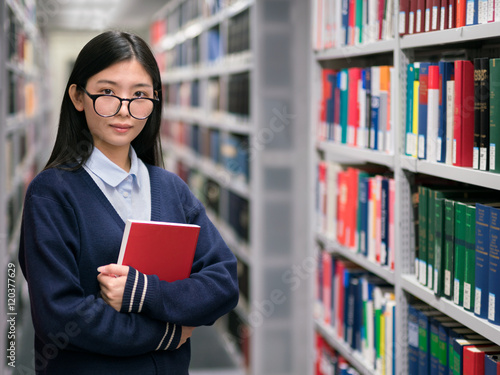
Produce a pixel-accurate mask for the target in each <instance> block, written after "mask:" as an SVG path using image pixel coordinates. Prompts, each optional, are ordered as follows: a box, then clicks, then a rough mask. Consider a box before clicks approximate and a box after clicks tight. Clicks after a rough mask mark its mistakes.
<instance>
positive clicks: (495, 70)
mask: <svg viewBox="0 0 500 375" xmlns="http://www.w3.org/2000/svg"><path fill="white" fill-rule="evenodd" d="M499 99H500V59H490V154H489V162H490V165H489V170H490V171H492V172H495V173H500V149H499V150H498V152H496V146H498V147H499V148H500V102H499Z"/></svg>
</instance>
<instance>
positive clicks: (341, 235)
mask: <svg viewBox="0 0 500 375" xmlns="http://www.w3.org/2000/svg"><path fill="white" fill-rule="evenodd" d="M337 184H338V194H337V241H338V243H339V244H341V245H347V243H346V230H345V227H346V221H347V220H346V214H347V209H348V207H347V205H348V200H347V197H348V195H347V192H348V190H349V181H348V179H347V172H345V171H342V172H339V174H338V177H337Z"/></svg>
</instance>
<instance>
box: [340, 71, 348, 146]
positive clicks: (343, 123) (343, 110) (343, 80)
mask: <svg viewBox="0 0 500 375" xmlns="http://www.w3.org/2000/svg"><path fill="white" fill-rule="evenodd" d="M348 76H349V75H348V71H347V69H342V70H341V71H340V128H341V129H342V136H341V139H340V142H341V143H343V144H346V143H347V113H348V108H349V107H348V104H349V103H348V97H349V92H348V87H349V78H348Z"/></svg>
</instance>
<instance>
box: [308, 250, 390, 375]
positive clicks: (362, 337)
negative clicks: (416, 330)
mask: <svg viewBox="0 0 500 375" xmlns="http://www.w3.org/2000/svg"><path fill="white" fill-rule="evenodd" d="M317 269H318V271H317V280H316V285H317V287H316V301H317V309H316V318H317V319H318V320H319V321H321V322H323V323H324V324H325V325H326V326H328V327H332V332H333V336H334V337H335V338H338V339H340V341H341V342H343V343H345V344H346V345H348V346H349V347H351V348H352V349H353V350H354V351H356V352H357V353H359V354H360V355H362V357H363V358H364V360H365V363H366V365H367V367H368V368H372V369H374V370H375V371H376V372H377V373H381V374H386V375H390V374H395V373H396V368H395V359H396V356H395V349H396V337H397V335H396V332H395V314H396V301H395V295H394V288H393V287H392V286H391V285H388V284H387V283H386V282H384V281H383V280H381V279H379V278H377V277H375V276H372V275H370V274H369V273H368V272H367V271H366V270H364V269H362V268H360V267H359V266H357V265H355V264H354V263H352V262H350V261H347V260H344V259H341V258H336V257H334V256H333V255H332V254H330V253H328V252H326V251H322V252H321V253H320V255H319V257H318V268H317Z"/></svg>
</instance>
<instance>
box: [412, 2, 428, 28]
mask: <svg viewBox="0 0 500 375" xmlns="http://www.w3.org/2000/svg"><path fill="white" fill-rule="evenodd" d="M429 1H430V0H429ZM425 5H426V0H417V9H416V14H415V33H423V32H424V30H425Z"/></svg>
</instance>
